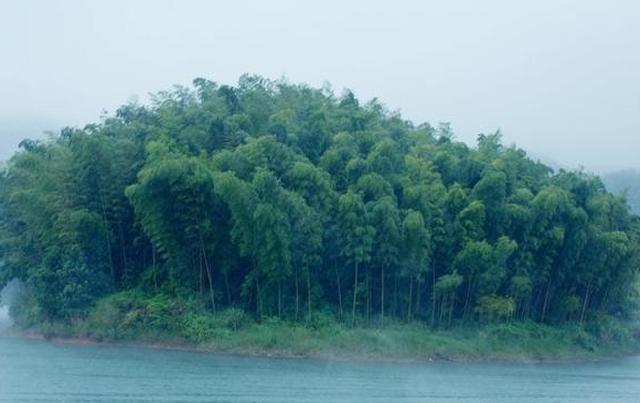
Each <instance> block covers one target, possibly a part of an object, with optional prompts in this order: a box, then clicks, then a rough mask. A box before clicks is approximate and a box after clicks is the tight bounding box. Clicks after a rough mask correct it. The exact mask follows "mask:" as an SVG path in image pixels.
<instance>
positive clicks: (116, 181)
mask: <svg viewBox="0 0 640 403" xmlns="http://www.w3.org/2000/svg"><path fill="white" fill-rule="evenodd" d="M0 261H1V262H2V264H1V265H0V285H2V286H4V285H6V284H8V283H9V282H11V281H14V282H15V283H17V284H20V288H21V292H20V293H19V296H17V297H16V298H14V300H13V301H12V302H13V303H12V305H11V313H12V316H13V318H14V320H15V327H16V328H17V329H18V331H19V332H22V333H23V334H38V335H44V336H45V337H47V338H68V339H86V340H94V341H106V342H126V343H145V344H152V345H159V346H173V347H177V346H179V347H186V348H196V349H203V350H208V351H219V352H229V353H241V354H259V355H277V356H302V357H328V358H338V357H350V358H352V357H360V358H374V359H402V360H405V359H406V360H414V359H415V360H436V359H449V360H484V359H491V360H573V359H594V358H600V357H604V356H610V355H621V354H630V353H634V352H638V351H640V330H639V329H640V327H639V326H638V323H637V317H636V316H635V315H636V312H637V310H638V306H639V303H640V282H639V271H640V218H638V216H636V215H634V214H633V213H631V212H630V209H629V207H628V204H627V202H626V200H625V198H624V197H622V196H618V195H613V194H611V193H609V192H608V191H607V189H606V188H605V186H604V184H603V182H602V181H601V179H600V178H598V177H597V176H595V175H591V174H589V173H586V172H584V171H567V170H558V171H554V170H553V169H551V168H550V167H548V166H546V165H544V164H543V163H541V162H539V161H536V160H533V159H531V158H529V157H528V156H527V154H526V152H525V151H523V150H522V149H519V148H517V147H516V146H513V145H510V146H505V145H504V144H502V141H501V134H500V132H499V131H498V132H495V133H491V134H480V135H479V136H478V138H477V145H476V146H474V147H471V146H469V145H467V144H465V143H462V142H459V141H456V140H455V136H454V134H453V132H452V130H451V128H450V126H449V125H448V124H439V125H437V126H432V125H430V124H427V123H422V124H415V123H413V122H410V121H408V120H406V119H404V118H403V117H402V116H401V115H400V114H399V113H396V112H392V111H390V110H388V109H387V108H386V107H385V106H384V105H382V104H381V103H379V102H378V101H377V100H375V99H374V100H372V101H369V102H366V103H362V102H361V101H359V100H358V99H357V98H356V97H355V96H354V94H353V93H351V92H349V91H346V92H344V93H343V94H341V95H336V94H334V93H333V92H332V91H330V90H329V89H327V88H321V89H317V88H312V87H309V86H307V85H301V84H291V83H289V82H287V81H285V80H279V81H272V80H268V79H264V78H261V77H257V76H251V75H245V76H242V77H241V78H240V80H239V82H238V84H237V86H228V85H221V84H217V83H215V82H212V81H209V80H206V79H201V78H198V79H195V80H194V81H193V86H191V87H188V88H186V87H175V88H173V89H172V90H170V91H166V92H161V93H158V94H156V95H155V96H154V97H153V101H152V102H151V103H150V104H149V105H139V104H136V103H132V104H127V105H124V106H122V107H120V108H119V109H118V110H117V111H116V112H115V114H113V115H108V116H105V117H104V118H103V120H101V121H100V122H98V123H93V124H88V125H86V126H85V127H84V128H81V129H79V128H66V129H63V130H62V131H60V133H57V134H55V135H52V136H51V137H50V138H49V139H47V140H43V141H32V140H25V141H23V142H22V143H21V149H20V151H18V152H17V153H16V154H15V155H14V156H13V157H12V158H11V160H10V161H9V162H8V163H7V164H6V166H5V167H4V168H3V169H2V174H1V175H0ZM15 283H14V284H15Z"/></svg>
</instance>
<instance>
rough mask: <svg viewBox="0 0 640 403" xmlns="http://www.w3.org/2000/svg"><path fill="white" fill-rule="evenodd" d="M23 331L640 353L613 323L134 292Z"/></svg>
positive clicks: (537, 355) (342, 352)
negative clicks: (300, 308) (444, 324)
mask: <svg viewBox="0 0 640 403" xmlns="http://www.w3.org/2000/svg"><path fill="white" fill-rule="evenodd" d="M19 314H20V315H21V317H20V318H19V319H20V321H19V322H20V323H21V325H22V327H23V328H24V329H25V330H28V331H32V332H37V333H40V334H43V335H45V337H51V338H88V339H92V340H96V341H105V342H133V343H143V344H156V345H158V344H160V345H164V346H175V347H187V348H194V349H201V350H206V351H216V352H227V353H238V354H252V355H269V356H282V357H319V358H361V359H391V360H456V361H475V360H505V361H568V360H590V359H598V358H604V357H609V356H617V355H626V354H634V353H638V352H639V351H640V331H639V330H638V328H635V327H633V326H630V325H628V324H623V323H621V322H618V321H615V320H613V319H610V318H600V319H599V320H598V321H593V322H591V323H589V324H586V325H585V326H582V327H580V326H578V325H563V326H549V325H540V324H536V323H532V322H511V323H493V324H478V325H474V326H464V327H463V326H457V327H456V326H453V327H452V328H450V329H439V330H434V329H431V328H429V327H428V326H426V325H424V324H421V323H419V322H416V323H410V324H407V323H401V322H388V323H387V324H385V327H384V328H380V327H377V326H368V327H366V326H361V327H357V328H351V327H350V326H348V325H345V324H342V323H340V322H339V321H338V320H336V319H335V318H334V317H333V316H331V315H325V314H319V313H318V314H315V315H314V316H313V318H312V320H311V321H310V322H308V323H297V322H294V321H288V320H281V319H277V318H264V319H263V320H261V321H256V320H255V319H254V318H252V317H250V316H248V315H246V314H245V313H244V312H243V311H241V310H239V309H228V310H225V311H223V312H218V313H216V314H212V313H208V312H206V311H205V310H204V309H202V308H201V307H200V306H198V304H197V303H195V302H193V301H187V300H181V299H176V298H168V297H166V296H163V295H156V296H153V297H148V296H144V295H142V294H138V293H135V292H126V293H119V294H115V295H112V296H110V297H108V298H106V299H103V300H101V301H100V302H99V303H98V304H97V306H96V307H95V308H94V309H93V311H92V312H91V313H90V314H89V315H88V316H87V317H85V318H84V319H82V320H75V321H69V322H64V323H63V322H53V323H52V322H42V321H38V320H36V319H37V316H38V313H37V312H29V311H28V310H23V311H22V312H19Z"/></svg>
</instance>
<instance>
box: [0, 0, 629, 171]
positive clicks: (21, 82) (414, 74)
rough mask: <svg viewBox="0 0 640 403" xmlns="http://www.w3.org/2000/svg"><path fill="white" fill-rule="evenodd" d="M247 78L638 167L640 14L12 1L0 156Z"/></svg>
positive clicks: (619, 9) (447, 6)
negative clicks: (174, 93) (203, 87)
mask: <svg viewBox="0 0 640 403" xmlns="http://www.w3.org/2000/svg"><path fill="white" fill-rule="evenodd" d="M245 72H249V73H256V74H260V75H263V76H265V77H268V78H279V77H282V76H286V77H287V78H288V79H289V80H290V81H292V82H306V83H309V84H311V85H314V86H320V85H322V84H323V82H325V81H329V82H330V83H331V84H332V85H333V87H334V88H335V89H336V90H337V91H340V90H341V89H342V88H345V87H348V88H351V89H353V90H354V92H355V93H356V94H357V95H358V96H359V97H361V98H364V99H370V98H371V97H378V98H379V99H380V100H381V101H382V102H384V103H385V104H386V105H387V106H388V107H389V108H390V109H394V110H400V111H401V112H402V113H403V115H404V116H405V117H407V118H409V119H411V120H414V121H415V122H423V121H428V122H431V123H434V124H435V123H437V122H439V121H449V122H451V123H452V125H453V128H454V131H455V132H456V136H457V138H459V139H461V140H464V141H467V142H472V141H473V140H474V139H475V136H476V134H477V133H480V132H490V131H494V130H496V129H498V128H500V129H501V130H502V131H503V133H504V139H505V142H506V143H516V144H517V145H519V146H521V147H523V148H525V149H526V150H528V151H531V152H532V153H534V154H536V155H539V156H545V157H547V158H550V159H552V160H555V161H556V162H558V163H560V164H563V165H566V166H569V167H577V166H580V165H582V166H584V167H586V168H587V169H588V170H593V171H605V170H614V169H621V168H627V167H632V168H640V158H639V157H638V155H639V152H638V151H639V149H640V147H639V146H640V3H639V2H637V1H578V0H567V1H562V0H555V1H530V2H516V1H438V2H436V1H402V0H395V1H385V2H376V1H371V0H369V1H351V2H347V1H346V0H342V1H327V0H323V1H316V2H314V3H313V4H312V3H311V2H308V1H294V0H292V1H273V0H272V1H233V2H229V1H227V2H222V1H184V0H183V1H160V0H147V1H135V0H129V1H114V0H109V1H106V0H105V1H52V0H42V1H31V0H21V1H9V0H0V158H2V159H4V158H7V157H8V156H9V155H10V154H11V153H12V152H13V151H14V150H15V147H16V145H17V143H18V141H19V140H20V139H22V138H24V137H36V136H39V135H40V133H41V132H42V131H43V130H47V129H58V128H59V127H61V126H64V125H75V126H82V125H84V124H85V123H88V122H91V121H96V120H97V119H98V117H99V115H100V113H101V112H102V111H103V110H107V111H113V110H114V109H115V108H116V107H117V106H119V105H121V104H123V103H125V102H127V101H128V100H130V99H132V97H135V96H138V97H139V98H140V99H141V100H144V99H145V96H146V94H148V93H149V92H155V91H159V90H162V89H167V88H168V87H169V86H171V85H172V84H189V83H190V82H191V79H193V78H195V77H206V78H209V79H212V80H215V81H219V82H223V83H234V82H236V80H237V78H238V77H239V76H240V75H241V74H242V73H245Z"/></svg>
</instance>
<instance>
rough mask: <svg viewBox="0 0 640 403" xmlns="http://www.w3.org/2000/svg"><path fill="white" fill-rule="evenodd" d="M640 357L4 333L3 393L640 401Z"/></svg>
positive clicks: (32, 397)
mask: <svg viewBox="0 0 640 403" xmlns="http://www.w3.org/2000/svg"><path fill="white" fill-rule="evenodd" d="M638 396H640V358H628V359H622V360H611V361H607V362H600V363H585V364H535V365H531V364H530V365H516V364H513V365H511V364H509V365H507V364H459V363H428V364H427V363H424V364H391V363H385V364H380V363H366V362H364V363H363V362H360V363H354V362H335V361H333V362H330V361H314V360H278V359H263V358H247V357H233V356H223V355H214V354H203V353H191V352H181V351H166V350H153V349H146V348H130V347H113V346H91V345H89V346H79V345H64V344H55V343H47V342H44V341H33V340H23V339H10V338H4V339H3V338H0V402H86V401H91V402H113V401H119V402H424V401H428V402H638Z"/></svg>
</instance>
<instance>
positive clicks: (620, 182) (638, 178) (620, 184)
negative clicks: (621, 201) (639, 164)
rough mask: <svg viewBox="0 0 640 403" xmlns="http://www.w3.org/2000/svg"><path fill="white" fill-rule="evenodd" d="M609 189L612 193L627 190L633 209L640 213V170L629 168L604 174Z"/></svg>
mask: <svg viewBox="0 0 640 403" xmlns="http://www.w3.org/2000/svg"><path fill="white" fill-rule="evenodd" d="M602 180H603V181H604V183H605V185H606V186H607V189H608V190H609V191H610V192H612V193H616V194H619V193H622V192H624V191H626V192H627V199H628V202H629V206H631V210H632V211H633V212H634V213H636V214H639V215H640V171H637V170H634V169H628V170H624V171H618V172H612V173H610V174H606V175H603V176H602Z"/></svg>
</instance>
